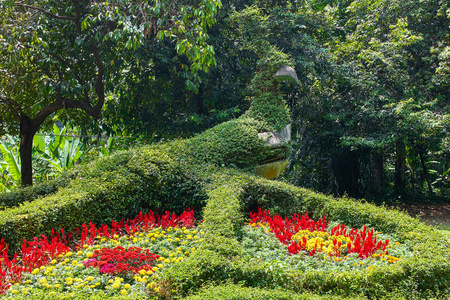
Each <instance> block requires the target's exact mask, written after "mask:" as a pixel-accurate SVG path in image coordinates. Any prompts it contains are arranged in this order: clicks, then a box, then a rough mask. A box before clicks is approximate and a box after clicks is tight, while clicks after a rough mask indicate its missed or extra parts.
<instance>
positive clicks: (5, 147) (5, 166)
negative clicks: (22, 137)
mask: <svg viewBox="0 0 450 300" xmlns="http://www.w3.org/2000/svg"><path fill="white" fill-rule="evenodd" d="M0 152H1V154H2V159H1V160H0V169H1V171H2V174H1V177H0V191H9V190H10V189H11V188H15V187H17V186H18V185H19V184H20V178H21V175H20V155H19V148H18V147H17V143H16V139H15V138H14V137H12V136H9V135H7V136H5V140H1V141H0Z"/></svg>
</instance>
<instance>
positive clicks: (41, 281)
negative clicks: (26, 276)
mask: <svg viewBox="0 0 450 300" xmlns="http://www.w3.org/2000/svg"><path fill="white" fill-rule="evenodd" d="M39 283H40V284H44V283H47V279H45V278H41V279H40V280H39Z"/></svg>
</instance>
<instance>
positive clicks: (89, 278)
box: [86, 276, 95, 281]
mask: <svg viewBox="0 0 450 300" xmlns="http://www.w3.org/2000/svg"><path fill="white" fill-rule="evenodd" d="M94 279H95V278H94V277H93V276H88V277H87V278H86V281H93V280H94Z"/></svg>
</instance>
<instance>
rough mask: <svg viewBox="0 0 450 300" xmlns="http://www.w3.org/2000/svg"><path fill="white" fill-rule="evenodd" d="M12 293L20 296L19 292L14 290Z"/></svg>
mask: <svg viewBox="0 0 450 300" xmlns="http://www.w3.org/2000/svg"><path fill="white" fill-rule="evenodd" d="M11 293H13V294H14V295H15V294H18V293H19V291H18V290H12V291H11Z"/></svg>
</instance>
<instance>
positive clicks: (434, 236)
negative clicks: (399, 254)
mask: <svg viewBox="0 0 450 300" xmlns="http://www.w3.org/2000/svg"><path fill="white" fill-rule="evenodd" d="M189 147H192V144H190V143H189V142H186V141H175V142H172V143H168V144H162V145H156V146H152V147H142V148H137V149H132V150H129V151H125V152H120V153H117V154H115V155H113V156H111V157H105V158H102V159H99V160H98V161H95V162H93V163H91V164H89V165H86V166H85V167H84V168H82V169H79V170H77V171H76V172H74V173H73V174H75V175H73V178H72V179H71V180H68V181H67V182H66V183H65V184H64V185H61V186H60V187H59V188H58V189H57V190H55V191H52V192H51V193H49V194H48V195H47V196H43V197H38V198H37V199H36V200H34V201H32V202H29V201H25V202H23V203H22V204H21V205H19V206H17V207H12V208H9V209H6V210H5V211H2V212H0V236H1V237H2V238H5V240H6V242H7V243H8V244H10V245H12V246H13V248H14V247H15V248H16V249H17V247H18V246H20V244H21V242H22V240H23V239H24V238H26V239H31V238H32V237H34V236H36V235H39V234H40V233H46V234H48V233H49V232H50V230H51V228H60V227H64V229H65V230H66V231H70V230H73V229H74V228H76V227H78V226H79V225H80V224H82V223H86V222H89V221H95V222H96V223H109V222H110V221H111V219H113V218H114V219H120V218H126V217H130V216H132V215H135V214H137V212H138V211H139V210H148V209H153V210H154V209H158V208H159V209H161V210H173V211H176V212H180V211H182V210H184V209H185V208H186V207H194V206H195V207H196V209H197V213H198V214H200V211H201V209H202V208H203V210H202V212H203V219H204V225H203V226H204V231H205V238H204V240H205V241H204V243H203V244H202V246H201V247H199V249H198V250H197V251H196V252H195V253H193V254H192V255H191V256H190V257H189V259H186V260H184V261H183V262H181V263H179V264H175V265H174V266H173V267H172V268H170V269H167V271H166V272H165V273H164V276H163V278H162V280H161V284H162V285H164V286H165V287H166V288H164V289H162V290H164V291H172V290H173V291H174V293H173V294H171V295H170V297H175V298H180V299H183V298H185V297H190V299H199V298H201V297H204V299H208V297H209V298H212V297H215V295H221V294H223V293H225V291H229V293H232V292H233V291H235V292H236V293H237V294H242V295H243V296H242V299H247V298H248V299H250V298H251V295H254V297H256V298H257V299H258V297H259V298H261V297H267V298H269V299H270V297H274V296H273V295H277V293H278V294H280V297H281V295H285V296H283V297H285V298H286V299H306V298H308V297H309V296H314V297H317V299H320V298H321V297H323V298H327V299H328V298H330V297H341V296H344V297H363V298H364V297H365V298H378V299H385V298H388V297H397V298H398V297H400V298H402V297H403V298H405V299H414V298H417V299H421V298H426V297H431V296H436V297H442V298H444V297H446V296H448V293H449V292H450V288H449V287H450V252H449V249H450V241H449V240H448V239H446V237H444V236H443V235H442V234H441V233H440V232H439V231H437V230H434V229H433V228H431V227H428V226H425V225H424V224H422V223H421V222H419V221H418V220H417V219H413V218H410V217H408V216H407V215H405V214H404V213H401V212H399V211H394V210H387V209H385V208H383V207H376V206H374V205H371V204H367V203H363V202H360V201H356V200H352V199H346V198H341V199H335V198H332V197H329V196H325V195H322V194H318V193H314V192H311V191H309V190H307V189H302V188H298V187H294V186H292V185H289V184H286V183H282V182H278V181H270V180H266V179H263V178H259V177H256V176H254V175H251V174H249V173H245V172H242V171H239V170H237V169H227V168H221V167H220V166H217V165H216V166H214V165H211V164H208V163H206V162H205V163H203V164H202V163H199V162H200V160H199V158H198V157H195V158H194V160H192V157H191V155H190V153H192V152H191V151H192V148H189ZM193 161H195V162H196V163H195V164H194V163H193ZM54 186H57V184H54ZM36 190H39V187H36ZM28 191H29V190H23V191H21V192H20V191H19V192H18V193H17V194H20V193H24V195H25V193H29V192H28ZM24 197H25V196H23V198H22V199H25V198H24ZM205 205H206V206H205ZM257 207H261V208H267V209H270V210H271V212H274V213H281V214H283V215H290V214H292V213H294V212H299V211H300V212H305V211H309V213H310V215H311V216H313V217H315V218H317V217H320V216H322V215H326V216H327V218H328V219H332V220H339V221H340V222H343V223H345V224H346V225H347V226H352V227H361V226H362V225H363V224H368V225H369V226H370V227H374V228H375V229H376V230H378V231H382V232H385V233H389V234H393V235H395V236H397V237H398V238H399V239H400V240H401V241H408V242H409V244H411V245H412V247H413V252H414V257H413V258H410V259H404V260H402V261H400V262H398V263H397V264H393V265H389V266H382V267H374V268H372V269H370V270H369V269H365V270H360V271H346V272H337V271H334V272H332V271H329V272H324V271H314V270H311V271H307V272H300V271H297V273H295V274H294V276H292V275H293V274H292V271H290V272H289V274H288V272H286V270H283V269H282V268H281V267H277V266H276V265H275V266H273V268H272V269H268V268H267V267H266V265H264V264H263V263H260V264H259V263H249V261H248V258H246V255H245V250H244V249H243V247H242V246H241V244H240V240H241V237H242V229H243V224H244V216H245V215H247V213H248V212H249V211H250V210H253V209H255V208H257ZM208 287H210V288H208ZM280 290H282V291H283V292H279V291H280ZM305 293H306V294H305ZM271 295H272V296H271ZM305 295H308V296H305ZM162 296H163V295H162ZM43 297H44V296H43ZM43 299H44V298H43ZM225 299H226V298H225ZM230 299H233V298H230Z"/></svg>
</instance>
